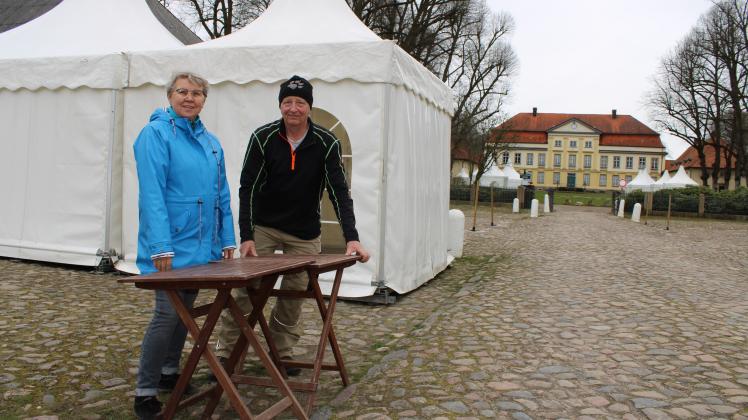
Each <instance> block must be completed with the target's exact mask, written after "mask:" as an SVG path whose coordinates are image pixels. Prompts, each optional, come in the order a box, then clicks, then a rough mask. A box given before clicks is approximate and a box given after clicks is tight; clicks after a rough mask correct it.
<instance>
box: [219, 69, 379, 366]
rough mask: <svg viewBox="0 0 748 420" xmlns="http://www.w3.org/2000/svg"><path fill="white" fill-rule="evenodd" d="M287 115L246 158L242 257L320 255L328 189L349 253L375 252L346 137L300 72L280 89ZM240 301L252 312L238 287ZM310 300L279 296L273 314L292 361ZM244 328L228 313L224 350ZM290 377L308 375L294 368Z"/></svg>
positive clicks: (294, 286) (293, 284) (276, 335)
mask: <svg viewBox="0 0 748 420" xmlns="http://www.w3.org/2000/svg"><path fill="white" fill-rule="evenodd" d="M278 102H279V107H280V112H281V117H282V118H281V119H280V120H277V121H273V122H271V123H269V124H266V125H264V126H262V127H260V128H258V129H257V130H255V132H254V133H253V134H252V137H251V138H250V140H249V145H247V152H246V154H245V156H244V166H243V167H242V173H241V187H240V188H239V230H240V235H241V246H240V248H239V249H240V253H241V256H242V257H253V256H257V255H267V254H272V253H273V252H275V250H276V249H282V250H283V252H284V253H286V254H305V255H310V254H319V253H320V252H321V244H320V233H321V225H320V200H321V198H322V191H323V189H324V188H327V191H328V195H329V197H330V201H332V204H333V207H334V209H335V213H336V215H337V217H338V220H339V221H340V225H341V227H342V229H343V236H344V237H345V240H346V255H353V254H354V253H355V254H357V255H360V256H361V261H362V262H366V261H368V260H369V253H368V252H367V251H366V249H364V247H363V246H362V245H361V243H360V242H359V240H358V232H357V231H356V220H355V217H354V214H353V201H352V200H351V198H350V195H349V194H348V185H347V181H346V178H345V170H344V168H343V163H342V160H341V147H340V142H339V141H338V139H337V138H335V135H333V134H332V133H331V132H329V131H327V130H325V129H324V128H322V127H320V126H318V125H316V124H314V123H313V122H312V120H311V118H310V117H309V114H310V112H311V108H312V102H313V95H312V85H311V84H310V83H309V82H308V81H307V80H305V79H303V78H301V77H299V76H293V77H291V78H290V79H288V80H287V81H285V82H284V83H283V84H281V87H280V93H279V94H278ZM307 283H308V278H307V275H306V273H299V274H294V275H287V276H284V278H283V281H282V283H281V289H285V290H306V288H307ZM232 293H233V296H234V299H236V301H237V303H238V304H239V306H240V307H241V308H242V310H243V311H244V312H245V313H249V312H251V303H250V301H249V299H248V298H247V293H246V290H244V289H234V290H233V292H232ZM302 304H303V300H302V299H290V298H278V300H277V301H276V304H275V306H274V307H273V310H272V312H271V316H270V331H271V334H272V336H273V340H274V341H275V344H276V346H277V348H278V352H279V355H280V357H281V359H291V355H292V349H293V346H294V345H295V344H296V342H297V341H298V340H299V337H300V329H301V328H300V321H299V318H300V315H301V306H302ZM238 337H239V329H238V327H237V326H236V323H235V322H234V320H233V318H232V317H231V315H230V314H229V313H228V311H224V312H223V313H222V314H221V319H220V325H219V328H218V343H217V344H216V354H217V355H218V357H219V358H222V360H225V359H226V358H228V357H229V356H230V354H231V350H232V347H231V346H233V344H234V343H235V342H236V339H237V338H238ZM286 372H287V374H288V375H291V376H295V375H298V374H299V373H300V369H299V368H287V369H286Z"/></svg>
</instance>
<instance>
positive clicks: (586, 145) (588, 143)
mask: <svg viewBox="0 0 748 420" xmlns="http://www.w3.org/2000/svg"><path fill="white" fill-rule="evenodd" d="M584 148H585V149H592V140H585V142H584Z"/></svg>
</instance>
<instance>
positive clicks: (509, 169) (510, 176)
mask: <svg viewBox="0 0 748 420" xmlns="http://www.w3.org/2000/svg"><path fill="white" fill-rule="evenodd" d="M504 175H506V188H510V189H515V188H517V187H519V186H520V185H522V177H521V176H519V172H517V170H515V169H514V167H513V166H512V164H511V163H507V164H506V165H504Z"/></svg>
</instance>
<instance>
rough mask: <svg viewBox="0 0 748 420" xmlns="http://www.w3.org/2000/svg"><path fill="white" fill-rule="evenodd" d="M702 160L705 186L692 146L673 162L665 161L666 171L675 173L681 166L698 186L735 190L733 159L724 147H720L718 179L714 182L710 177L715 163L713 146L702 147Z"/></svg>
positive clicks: (697, 155) (696, 153) (698, 160)
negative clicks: (728, 170) (705, 172)
mask: <svg viewBox="0 0 748 420" xmlns="http://www.w3.org/2000/svg"><path fill="white" fill-rule="evenodd" d="M703 150H704V160H705V161H706V165H705V166H706V170H707V180H706V184H704V181H703V179H702V177H701V176H702V173H701V158H699V154H698V152H697V151H696V149H695V148H694V147H693V146H689V147H688V148H687V149H686V150H684V151H683V153H682V154H681V155H680V156H678V158H677V159H675V160H669V161H667V166H666V168H665V169H667V170H668V171H669V172H672V171H677V170H678V167H679V166H682V167H683V169H685V171H686V173H687V174H688V176H689V178H691V179H693V180H694V181H696V182H697V183H698V184H699V185H705V186H709V187H712V188H715V189H717V190H734V189H735V158H734V157H732V156H729V154H728V151H727V148H726V147H725V146H723V147H720V160H719V178H718V179H717V180H716V181H715V180H714V178H713V177H712V172H713V170H714V165H715V162H716V159H715V158H716V151H715V148H714V145H713V144H711V143H708V144H706V145H704V149H703ZM728 167H729V168H730V169H731V171H730V175H731V176H730V179H729V180H727V182H725V174H726V173H727V168H728Z"/></svg>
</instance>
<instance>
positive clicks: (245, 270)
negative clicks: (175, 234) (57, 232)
mask: <svg viewBox="0 0 748 420" xmlns="http://www.w3.org/2000/svg"><path fill="white" fill-rule="evenodd" d="M359 259H360V257H359V256H356V255H325V254H320V255H284V254H276V255H267V256H259V257H248V258H236V259H232V260H220V261H215V262H210V263H208V264H204V265H199V266H195V267H189V268H180V269H176V270H171V271H162V272H157V273H151V274H146V275H139V276H132V277H128V278H125V279H121V280H118V282H119V283H134V284H135V286H136V287H139V288H144V289H171V288H180V289H189V288H235V287H245V286H247V285H248V284H250V283H251V282H253V281H255V280H256V279H259V278H262V277H265V276H270V275H280V274H290V273H295V272H298V271H303V270H305V269H307V268H311V269H314V270H316V271H318V272H322V271H326V270H331V269H335V268H338V267H347V266H350V265H353V264H355V263H356V261H358V260H359Z"/></svg>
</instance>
